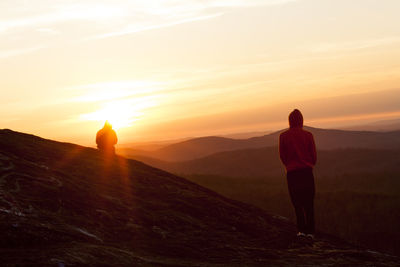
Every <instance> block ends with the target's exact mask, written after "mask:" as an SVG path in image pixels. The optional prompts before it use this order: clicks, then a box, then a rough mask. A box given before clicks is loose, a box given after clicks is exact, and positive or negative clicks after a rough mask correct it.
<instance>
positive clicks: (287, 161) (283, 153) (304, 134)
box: [279, 127, 317, 172]
mask: <svg viewBox="0 0 400 267" xmlns="http://www.w3.org/2000/svg"><path fill="white" fill-rule="evenodd" d="M279 154H280V157H281V160H282V162H283V164H284V165H285V167H286V171H287V172H290V171H293V170H298V169H305V168H313V167H314V165H315V163H316V162H317V152H316V149H315V142H314V137H313V135H312V133H310V132H308V131H305V130H303V129H302V128H301V127H294V128H290V129H289V130H287V131H285V132H283V133H281V135H280V136H279Z"/></svg>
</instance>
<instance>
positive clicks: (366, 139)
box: [122, 127, 400, 162]
mask: <svg viewBox="0 0 400 267" xmlns="http://www.w3.org/2000/svg"><path fill="white" fill-rule="evenodd" d="M305 129H306V130H308V131H310V132H311V133H313V135H314V138H315V141H316V144H317V147H318V148H319V149H321V150H332V149H341V148H371V149H397V148H400V131H393V132H367V131H345V130H333V129H319V128H312V127H305ZM282 131H284V130H281V131H277V132H274V133H271V134H268V135H264V136H260V137H252V138H248V139H230V138H224V137H216V136H210V137H201V138H194V139H190V140H186V141H184V142H179V143H175V144H171V145H168V146H165V147H163V148H161V149H158V150H155V151H151V152H145V151H134V150H133V151H128V150H125V151H122V153H123V155H125V156H127V157H137V156H142V157H143V156H144V157H150V158H154V159H159V160H163V161H170V162H174V161H187V160H194V159H198V158H203V157H206V156H209V155H212V154H215V153H218V152H224V151H233V150H240V149H250V148H262V147H269V146H276V145H277V144H278V139H279V134H280V133H281V132H282Z"/></svg>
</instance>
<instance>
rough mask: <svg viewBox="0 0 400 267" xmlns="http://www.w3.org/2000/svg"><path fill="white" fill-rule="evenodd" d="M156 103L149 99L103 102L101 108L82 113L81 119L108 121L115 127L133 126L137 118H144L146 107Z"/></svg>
mask: <svg viewBox="0 0 400 267" xmlns="http://www.w3.org/2000/svg"><path fill="white" fill-rule="evenodd" d="M154 105H155V103H154V101H152V100H149V99H141V100H140V101H138V100H135V101H132V100H115V101H109V102H106V103H103V104H102V105H101V106H100V108H99V109H98V110H96V111H94V112H92V113H87V114H83V115H81V116H80V117H81V120H85V121H98V122H101V123H103V122H104V121H108V122H109V123H110V124H111V125H112V126H113V128H114V129H116V130H118V129H121V128H127V127H131V126H132V125H133V123H134V122H135V121H137V120H140V119H142V117H143V116H144V114H145V112H144V111H145V109H147V108H149V107H152V106H154Z"/></svg>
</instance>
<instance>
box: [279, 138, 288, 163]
mask: <svg viewBox="0 0 400 267" xmlns="http://www.w3.org/2000/svg"><path fill="white" fill-rule="evenodd" d="M279 157H280V158H281V161H282V163H283V164H284V165H286V164H287V156H286V147H285V142H284V140H283V138H282V135H280V136H279Z"/></svg>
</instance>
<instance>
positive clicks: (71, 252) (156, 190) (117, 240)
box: [0, 130, 398, 267]
mask: <svg viewBox="0 0 400 267" xmlns="http://www.w3.org/2000/svg"><path fill="white" fill-rule="evenodd" d="M0 231H1V233H2V238H1V239H0V257H1V261H2V262H1V264H2V266H32V265H35V266H63V265H65V266H82V265H86V266H104V265H105V266H115V265H118V266H215V267H216V266H222V265H225V266H266V265H268V266H282V265H286V266H289V265H314V266H320V265H322V264H333V265H335V264H336V265H338V264H339V265H354V264H356V265H360V266H380V265H381V266H396V264H397V263H398V259H397V258H396V257H392V256H388V255H385V254H381V253H377V252H370V251H368V250H365V249H360V248H356V247H354V246H352V245H349V244H347V243H345V242H343V241H340V240H338V239H335V238H333V237H329V236H326V235H323V234H321V235H320V238H318V240H316V241H315V242H314V243H313V244H312V245H307V243H303V242H299V241H297V239H296V238H295V237H294V233H295V229H294V225H293V224H291V223H289V222H287V220H285V219H284V218H280V217H279V216H272V215H269V214H267V213H266V212H264V211H262V210H261V209H258V208H256V207H254V206H251V205H248V204H244V203H241V202H238V201H234V200H230V199H228V198H225V197H222V196H221V195H219V194H217V193H215V192H213V191H211V190H208V189H205V188H204V187H201V186H199V185H197V184H194V183H192V182H189V181H187V180H185V179H183V178H180V177H178V176H175V175H173V174H170V173H167V172H164V171H161V170H159V169H155V168H152V167H150V166H147V165H145V164H143V163H141V162H138V161H134V160H127V159H125V158H122V157H107V156H105V155H104V154H102V153H100V152H99V151H97V150H95V149H92V148H85V147H81V146H77V145H74V144H68V143H60V142H55V141H51V140H46V139H42V138H39V137H36V136H32V135H28V134H22V133H17V132H13V131H10V130H0Z"/></svg>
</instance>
